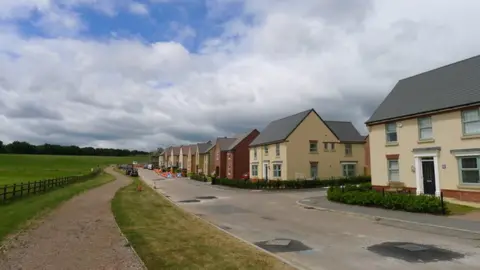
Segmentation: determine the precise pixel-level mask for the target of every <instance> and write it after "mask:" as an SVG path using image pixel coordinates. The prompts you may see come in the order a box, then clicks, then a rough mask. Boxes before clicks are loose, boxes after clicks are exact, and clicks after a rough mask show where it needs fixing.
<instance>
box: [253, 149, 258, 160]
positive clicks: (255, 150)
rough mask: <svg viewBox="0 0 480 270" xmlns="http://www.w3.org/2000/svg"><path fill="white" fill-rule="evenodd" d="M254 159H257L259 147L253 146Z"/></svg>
mask: <svg viewBox="0 0 480 270" xmlns="http://www.w3.org/2000/svg"><path fill="white" fill-rule="evenodd" d="M253 159H257V148H253Z"/></svg>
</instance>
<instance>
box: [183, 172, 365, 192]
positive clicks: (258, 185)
mask: <svg viewBox="0 0 480 270" xmlns="http://www.w3.org/2000/svg"><path fill="white" fill-rule="evenodd" d="M190 179H193V180H198V181H205V180H204V179H206V178H205V176H204V175H195V174H192V175H190ZM370 182H371V178H370V176H356V177H351V178H338V179H325V180H269V181H265V180H257V181H255V182H254V181H252V180H233V179H226V178H216V179H213V178H212V184H216V185H223V186H229V187H235V188H243V189H301V188H320V187H328V186H341V185H346V184H352V185H356V184H362V183H370Z"/></svg>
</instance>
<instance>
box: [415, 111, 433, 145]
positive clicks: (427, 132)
mask: <svg viewBox="0 0 480 270" xmlns="http://www.w3.org/2000/svg"><path fill="white" fill-rule="evenodd" d="M418 136H419V139H420V140H429V139H433V129H432V118H431V117H430V116H428V117H422V118H418Z"/></svg>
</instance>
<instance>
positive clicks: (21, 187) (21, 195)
mask: <svg viewBox="0 0 480 270" xmlns="http://www.w3.org/2000/svg"><path fill="white" fill-rule="evenodd" d="M20 197H23V182H21V183H20Z"/></svg>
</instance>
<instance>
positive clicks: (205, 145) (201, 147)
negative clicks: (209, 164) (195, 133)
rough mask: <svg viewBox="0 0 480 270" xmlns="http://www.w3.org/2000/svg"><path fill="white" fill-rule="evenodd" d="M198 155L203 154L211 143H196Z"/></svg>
mask: <svg viewBox="0 0 480 270" xmlns="http://www.w3.org/2000/svg"><path fill="white" fill-rule="evenodd" d="M197 145H198V153H199V154H205V153H206V152H207V151H208V149H210V147H211V146H212V144H211V143H198V144H197Z"/></svg>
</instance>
